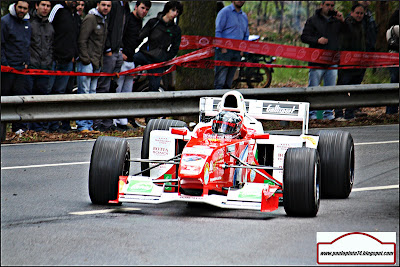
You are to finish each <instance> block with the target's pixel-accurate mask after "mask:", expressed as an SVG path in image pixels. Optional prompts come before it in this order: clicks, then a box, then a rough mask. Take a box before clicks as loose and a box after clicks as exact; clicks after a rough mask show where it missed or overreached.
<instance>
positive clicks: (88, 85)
mask: <svg viewBox="0 0 400 267" xmlns="http://www.w3.org/2000/svg"><path fill="white" fill-rule="evenodd" d="M78 72H86V73H99V72H100V69H97V70H94V69H93V65H92V63H90V64H88V65H84V64H83V63H82V62H78ZM98 80H99V77H98V76H78V94H95V93H96V87H97V81H98ZM76 126H77V127H78V131H81V132H82V131H85V132H86V131H93V120H76Z"/></svg>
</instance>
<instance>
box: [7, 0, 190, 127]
mask: <svg viewBox="0 0 400 267" xmlns="http://www.w3.org/2000/svg"><path fill="white" fill-rule="evenodd" d="M129 2H130V1H97V2H96V7H93V8H92V9H90V10H89V12H88V14H86V15H85V14H84V13H83V10H84V7H85V2H84V1H36V2H35V3H34V5H35V6H34V8H32V7H30V4H32V2H30V1H15V3H13V4H12V5H10V7H9V12H10V13H9V14H7V15H5V16H4V17H2V18H1V24H2V28H1V35H2V41H1V46H2V49H1V64H2V65H4V66H10V67H13V68H15V69H17V70H22V69H28V68H30V69H43V70H56V71H77V72H83V73H99V72H106V73H118V72H120V71H124V70H128V69H133V68H134V67H135V66H138V65H145V64H149V63H156V62H162V61H166V60H170V59H172V58H174V57H175V56H176V54H177V53H178V50H179V46H180V41H181V30H180V28H179V26H178V25H177V24H176V22H175V21H176V18H177V17H178V16H179V15H181V14H182V12H183V5H182V4H181V3H180V2H179V1H169V2H167V3H166V4H165V6H164V9H163V10H162V11H161V12H160V13H159V14H158V15H157V17H156V18H152V19H150V20H149V22H148V23H147V24H146V25H145V26H144V27H143V18H144V17H145V16H146V15H147V13H148V12H149V9H150V8H151V5H152V4H151V1H149V0H138V1H137V2H136V6H135V8H134V10H133V12H131V10H130V6H129ZM29 11H30V12H29ZM146 37H147V38H148V41H147V42H146V43H145V44H143V45H142V46H141V47H140V50H139V51H138V52H137V53H135V49H136V48H138V46H139V45H140V44H141V43H142V41H143V40H144V38H146ZM149 72H158V73H160V72H163V69H162V68H160V69H155V70H151V71H149ZM1 76H2V77H1V78H2V79H1V87H2V91H1V93H2V95H3V96H11V95H49V94H66V93H72V90H73V84H74V83H75V81H74V79H75V77H70V76H53V75H49V76H46V75H38V76H34V75H32V76H30V75H18V74H14V73H2V74H1ZM76 79H77V80H76V82H77V84H78V90H77V93H78V94H92V93H109V92H110V91H111V90H112V87H113V86H114V85H116V88H114V89H115V91H116V92H118V93H119V92H121V93H124V92H131V91H132V84H133V80H132V77H130V76H127V77H123V78H121V79H118V80H117V81H113V78H111V77H105V76H101V77H99V76H91V75H88V76H78V77H77V78H76ZM160 79H161V78H160V77H155V76H150V77H149V81H150V90H154V91H155V90H157V89H158V87H159V84H160ZM76 126H77V130H78V131H80V132H82V133H99V132H104V131H110V130H122V131H126V130H127V129H128V120H127V119H126V118H119V119H114V120H113V119H97V120H77V121H76ZM27 130H34V131H47V132H61V133H65V132H68V131H71V123H70V121H52V122H40V123H13V124H12V131H13V132H15V133H17V134H21V133H22V132H24V131H27Z"/></svg>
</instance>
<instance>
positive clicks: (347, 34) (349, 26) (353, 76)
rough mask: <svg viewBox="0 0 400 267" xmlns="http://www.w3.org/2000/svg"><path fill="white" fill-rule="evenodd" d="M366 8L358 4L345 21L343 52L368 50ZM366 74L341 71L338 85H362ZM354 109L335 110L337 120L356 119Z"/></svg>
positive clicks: (341, 44) (360, 70) (349, 70)
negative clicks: (364, 19) (365, 26)
mask: <svg viewBox="0 0 400 267" xmlns="http://www.w3.org/2000/svg"><path fill="white" fill-rule="evenodd" d="M364 12H365V9H364V7H363V6H362V5H361V4H359V3H357V4H355V5H353V7H352V8H351V13H350V16H349V17H347V18H346V20H345V24H346V26H345V30H344V31H343V34H342V35H341V42H340V50H342V51H362V52H365V50H366V42H365V34H364V28H363V24H362V23H363V18H364ZM364 74H365V69H340V70H339V75H338V82H337V84H338V85H349V84H361V82H362V80H363V78H364ZM355 111H356V109H354V108H346V109H345V112H344V113H343V110H342V109H336V110H335V116H336V120H338V121H347V120H351V119H354V118H355V114H354V112H355Z"/></svg>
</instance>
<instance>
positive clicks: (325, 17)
mask: <svg viewBox="0 0 400 267" xmlns="http://www.w3.org/2000/svg"><path fill="white" fill-rule="evenodd" d="M334 7H335V1H322V3H321V8H320V9H317V10H316V12H315V15H314V16H312V17H311V18H309V19H308V20H307V22H306V24H305V26H304V29H303V33H302V35H301V41H302V42H303V43H306V44H309V46H310V47H311V48H318V49H327V50H339V38H340V34H341V31H342V27H343V22H344V19H343V14H342V13H341V12H339V11H335V10H334ZM308 65H309V66H320V67H336V66H337V65H332V66H330V65H324V64H317V63H312V62H310V63H309V64H308ZM336 77H337V70H327V69H310V71H309V80H308V86H318V85H319V84H320V83H321V81H322V79H323V80H324V86H332V85H336ZM316 118H317V112H316V111H315V110H313V111H310V119H316ZM323 118H324V119H328V120H333V119H334V118H335V116H334V115H333V111H332V110H325V111H324V113H323Z"/></svg>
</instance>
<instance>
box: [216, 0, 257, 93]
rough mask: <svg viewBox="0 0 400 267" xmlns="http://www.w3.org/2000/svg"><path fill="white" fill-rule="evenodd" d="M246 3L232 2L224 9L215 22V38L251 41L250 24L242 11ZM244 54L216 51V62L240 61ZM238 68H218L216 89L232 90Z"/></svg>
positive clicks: (224, 50) (232, 51)
mask: <svg viewBox="0 0 400 267" xmlns="http://www.w3.org/2000/svg"><path fill="white" fill-rule="evenodd" d="M244 3H245V1H232V4H230V5H229V6H226V7H224V8H222V9H221V10H220V11H219V12H218V15H217V19H216V20H215V37H219V38H229V39H237V40H248V39H249V22H248V19H247V15H246V13H244V12H243V11H242V6H243V5H244ZM242 55H243V52H240V51H235V50H228V49H226V48H216V49H215V60H223V61H240V59H241V56H242ZM236 69H237V67H228V66H216V67H215V78H214V87H215V89H222V88H231V87H232V81H233V77H234V75H235V71H236Z"/></svg>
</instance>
